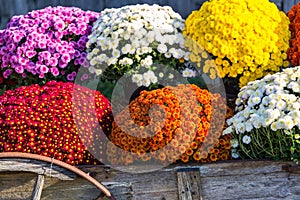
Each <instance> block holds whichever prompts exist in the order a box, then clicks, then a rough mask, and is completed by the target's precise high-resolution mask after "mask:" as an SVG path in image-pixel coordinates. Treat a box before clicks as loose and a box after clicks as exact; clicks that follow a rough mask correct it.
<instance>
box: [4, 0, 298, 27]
mask: <svg viewBox="0 0 300 200" xmlns="http://www.w3.org/2000/svg"><path fill="white" fill-rule="evenodd" d="M299 1H300V0H271V2H275V4H276V5H277V6H278V8H279V9H280V10H283V11H285V12H287V11H288V10H289V9H290V8H291V6H292V5H294V4H296V3H297V2H299ZM203 2H205V0H176V1H175V0H125V1H120V0H101V1H99V0H88V1H87V0H76V1H70V0H59V1H58V0H43V1H41V0H9V1H8V0H0V5H1V6H0V28H1V29H3V28H4V27H5V26H6V24H7V22H8V20H9V19H10V18H11V16H13V15H21V14H26V13H27V12H29V11H31V10H34V9H41V8H44V7H46V6H58V5H61V6H75V7H79V8H81V9H83V10H94V11H97V12H100V11H102V10H103V9H105V8H111V7H121V6H124V5H129V4H137V3H139V4H143V3H148V4H154V3H156V4H160V5H169V6H171V7H172V8H173V9H174V10H175V11H177V12H179V13H180V14H181V16H182V17H183V18H186V17H187V16H188V15H189V14H190V13H191V12H192V11H193V10H198V9H199V8H200V7H201V5H202V4H203Z"/></svg>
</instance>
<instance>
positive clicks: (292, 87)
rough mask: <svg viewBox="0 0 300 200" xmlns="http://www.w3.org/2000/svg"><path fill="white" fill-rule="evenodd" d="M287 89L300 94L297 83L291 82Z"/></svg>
mask: <svg viewBox="0 0 300 200" xmlns="http://www.w3.org/2000/svg"><path fill="white" fill-rule="evenodd" d="M287 88H289V89H291V90H293V92H300V87H299V83H297V82H294V81H292V82H290V83H289V84H288V86H287Z"/></svg>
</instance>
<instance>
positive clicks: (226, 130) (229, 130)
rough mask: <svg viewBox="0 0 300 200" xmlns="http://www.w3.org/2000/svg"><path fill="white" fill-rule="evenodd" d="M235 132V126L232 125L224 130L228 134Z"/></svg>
mask: <svg viewBox="0 0 300 200" xmlns="http://www.w3.org/2000/svg"><path fill="white" fill-rule="evenodd" d="M232 132H233V127H232V126H229V127H227V128H226V129H225V130H224V131H223V133H222V134H223V135H227V134H230V133H232Z"/></svg>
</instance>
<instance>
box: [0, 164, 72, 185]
mask: <svg viewBox="0 0 300 200" xmlns="http://www.w3.org/2000/svg"><path fill="white" fill-rule="evenodd" d="M8 171H10V172H14V171H23V172H33V173H36V174H39V175H47V176H51V177H55V178H58V179H60V180H73V179H74V178H75V177H76V175H75V174H74V173H72V172H70V171H69V170H67V169H64V168H61V167H58V166H51V163H45V162H41V161H36V160H26V159H1V160H0V172H8Z"/></svg>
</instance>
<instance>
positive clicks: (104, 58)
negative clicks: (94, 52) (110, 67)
mask: <svg viewBox="0 0 300 200" xmlns="http://www.w3.org/2000/svg"><path fill="white" fill-rule="evenodd" d="M98 59H99V62H100V64H101V63H103V62H105V61H106V59H107V56H106V54H103V53H102V54H100V55H99V57H98Z"/></svg>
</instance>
